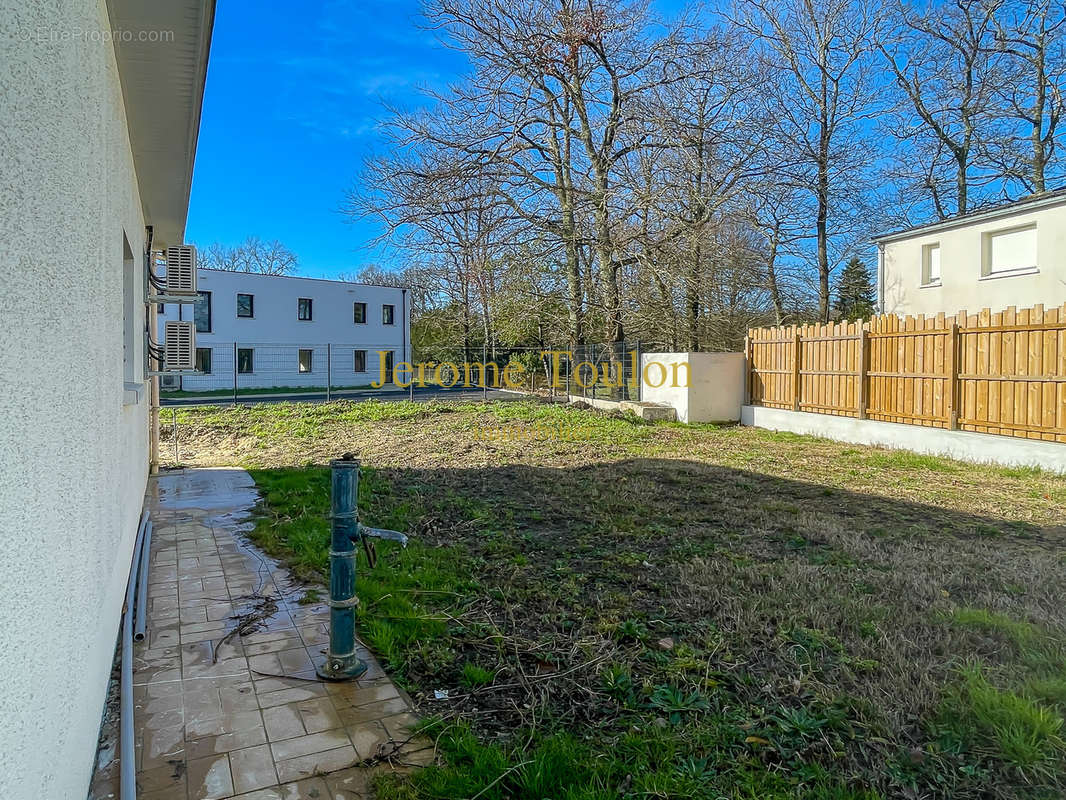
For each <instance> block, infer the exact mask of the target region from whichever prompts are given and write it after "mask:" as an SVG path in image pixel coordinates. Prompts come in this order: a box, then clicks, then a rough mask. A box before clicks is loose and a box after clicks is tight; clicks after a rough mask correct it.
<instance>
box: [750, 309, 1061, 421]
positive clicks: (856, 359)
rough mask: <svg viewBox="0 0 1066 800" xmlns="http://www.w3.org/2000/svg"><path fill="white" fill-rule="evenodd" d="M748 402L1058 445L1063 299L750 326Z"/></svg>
mask: <svg viewBox="0 0 1066 800" xmlns="http://www.w3.org/2000/svg"><path fill="white" fill-rule="evenodd" d="M746 347H747V363H748V381H747V395H748V402H749V403H750V404H752V405H761V406H769V407H772V408H787V409H792V410H794V411H810V412H814V413H819V414H835V415H839V416H849V417H858V418H860V419H867V418H868V419H875V420H884V421H887V422H902V423H908V424H912V425H927V426H932V427H937V428H953V429H961V430H967V431H977V432H980V433H997V434H1003V435H1007V436H1019V437H1023V438H1028V439H1045V440H1048V441H1058V442H1066V305H1063V306H1062V307H1061V308H1053V309H1050V310H1047V311H1045V310H1044V307H1043V306H1042V305H1037V306H1033V307H1032V308H1026V309H1022V310H1020V311H1019V310H1016V309H1015V308H1014V307H1013V306H1011V307H1009V308H1007V309H1006V310H1004V311H1000V312H996V313H995V314H993V313H992V312H991V311H990V310H989V309H987V308H986V309H984V310H982V311H981V312H980V313H978V314H968V313H967V312H965V311H960V312H959V313H958V314H956V315H955V316H951V317H947V316H945V315H944V314H937V315H936V316H935V317H926V316H924V315H919V316H917V317H905V318H900V317H897V316H882V317H874V318H873V319H871V320H869V321H867V322H839V323H830V324H827V325H798V326H797V325H792V326H786V327H781V328H758V329H753V330H750V331H749V332H748V338H747V344H746Z"/></svg>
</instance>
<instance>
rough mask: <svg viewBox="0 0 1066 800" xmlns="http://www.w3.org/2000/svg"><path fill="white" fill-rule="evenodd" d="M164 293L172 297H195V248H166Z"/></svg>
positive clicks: (183, 246) (189, 246) (184, 245)
mask: <svg viewBox="0 0 1066 800" xmlns="http://www.w3.org/2000/svg"><path fill="white" fill-rule="evenodd" d="M164 293H165V294H167V295H170V296H172V297H181V296H185V297H195V296H196V248H195V247H193V246H192V245H189V244H183V245H175V246H173V247H168V248H167V275H166V288H165V289H164Z"/></svg>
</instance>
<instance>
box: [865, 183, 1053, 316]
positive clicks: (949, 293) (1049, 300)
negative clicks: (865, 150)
mask: <svg viewBox="0 0 1066 800" xmlns="http://www.w3.org/2000/svg"><path fill="white" fill-rule="evenodd" d="M874 242H875V243H876V244H877V248H878V270H877V274H878V304H879V307H880V309H881V310H882V313H885V314H899V315H907V314H911V315H917V314H925V315H926V316H929V315H931V314H937V313H939V312H944V313H945V314H954V313H956V312H958V311H960V310H966V311H970V312H973V313H975V312H977V311H980V310H981V309H982V308H990V309H992V310H993V311H998V310H1001V309H1003V308H1006V307H1007V306H1017V307H1018V308H1028V307H1030V306H1033V305H1036V304H1038V303H1043V304H1044V306H1045V307H1054V306H1060V305H1062V304H1063V302H1066V189H1059V190H1057V191H1054V192H1044V193H1043V194H1039V195H1033V196H1031V197H1028V198H1025V199H1024V200H1018V201H1017V202H1013V203H1007V204H1004V205H1001V206H996V207H994V208H990V209H986V210H983V211H978V212H975V213H973V214H966V215H964V216H961V217H956V218H954V219H947V220H943V221H941V222H934V223H930V224H928V225H921V226H918V227H916V228H910V229H908V230H904V231H898V232H896V233H887V234H884V235H882V236H878V237H876V238H875V239H874Z"/></svg>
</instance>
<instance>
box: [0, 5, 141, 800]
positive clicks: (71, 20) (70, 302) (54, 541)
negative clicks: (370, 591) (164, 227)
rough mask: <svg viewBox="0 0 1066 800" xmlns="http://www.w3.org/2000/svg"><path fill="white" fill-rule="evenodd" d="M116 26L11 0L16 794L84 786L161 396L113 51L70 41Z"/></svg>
mask: <svg viewBox="0 0 1066 800" xmlns="http://www.w3.org/2000/svg"><path fill="white" fill-rule="evenodd" d="M108 30H110V25H109V22H108V18H107V14H106V11H105V9H104V5H103V3H102V2H98V0H64V2H62V3H37V2H34V3H27V2H24V0H0V62H2V63H3V65H4V69H3V71H2V73H0V119H2V120H3V125H2V126H0V163H2V165H3V168H2V175H3V178H2V180H0V281H2V284H0V285H2V286H3V291H4V304H3V311H2V317H3V320H4V326H3V327H4V332H3V336H0V369H2V373H0V374H3V375H4V390H3V391H2V392H0V539H2V548H3V553H4V557H3V559H0V585H2V586H3V593H4V599H3V602H2V603H0V719H2V720H3V723H2V724H0V797H2V798H4V800H45V799H47V800H61V799H62V800H71V799H73V800H78V799H79V798H84V797H85V795H86V791H87V789H88V784H89V779H90V775H91V770H92V765H93V758H94V755H95V751H96V741H97V734H98V731H99V726H100V719H101V712H102V710H103V705H104V696H105V692H106V688H107V683H108V678H109V674H110V671H111V663H112V658H113V656H114V651H115V643H116V636H117V632H118V627H119V619H120V615H121V610H122V601H123V594H124V591H125V585H126V578H127V575H128V572H129V567H130V557H131V553H132V550H133V541H134V538H135V534H136V527H137V521H138V517H139V514H140V509H141V503H142V499H143V494H144V489H145V482H146V477H147V470H148V435H147V424H148V405H147V393H146V392H145V391H141V392H139V393H138V392H137V391H133V390H130V391H127V387H126V386H124V374H123V233H125V236H126V237H127V238H128V240H129V245H130V248H131V250H132V252H133V254H134V257H135V259H136V262H135V263H136V267H137V269H136V270H135V272H134V275H136V285H135V287H134V292H135V293H136V296H137V297H141V296H142V295H141V292H142V291H143V287H142V269H141V263H142V262H141V260H140V259H141V255H140V254H141V253H142V251H143V248H144V220H143V218H142V213H141V202H140V199H139V197H138V189H137V183H136V177H135V172H134V167H133V161H132V156H131V151H130V145H129V140H128V136H127V127H126V120H125V112H124V107H123V95H122V90H121V87H120V83H119V77H118V73H117V68H116V64H115V57H114V49H113V46H112V44H111V43H110V42H109V41H108V40H107V39H106V38H104V39H102V40H100V39H99V38H98V39H96V40H89V39H84V40H78V39H74V40H71V39H70V38H66V39H62V38H59V37H60V35H67V36H69V35H70V34H71V32H74V31H85V32H91V31H96V32H99V31H108ZM51 35H55V36H56V37H57V38H56V39H55V40H50V39H48V38H47V37H49V36H51ZM39 36H41V37H44V38H42V39H39V38H38V37H39ZM134 309H135V312H134V317H135V319H134V322H135V325H136V328H135V329H136V330H137V331H138V332H141V331H143V329H144V307H143V304H141V303H137V304H135V305H134ZM142 338H143V337H142V336H137V337H135V338H134V342H135V354H134V358H135V363H136V364H137V365H140V364H141V363H142V358H143V350H142V349H141V348H142V345H141V340H142ZM141 387H142V388H143V383H142V384H141Z"/></svg>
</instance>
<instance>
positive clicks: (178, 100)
mask: <svg viewBox="0 0 1066 800" xmlns="http://www.w3.org/2000/svg"><path fill="white" fill-rule="evenodd" d="M107 10H108V15H109V17H110V22H111V28H112V30H116V31H121V32H122V33H123V34H124V35H123V36H116V37H115V39H114V46H115V59H116V61H117V62H118V71H119V77H120V79H121V81H122V95H123V100H124V103H125V107H126V124H127V126H128V128H129V135H130V147H131V149H132V151H133V164H134V168H135V169H136V172H137V184H138V188H139V190H140V195H141V205H142V207H143V211H144V217H145V223H146V224H148V225H151V226H152V230H153V237H154V240H155V242H156V243H157V244H158V245H160V246H164V245H171V244H181V243H182V242H183V241H184V237H185V222H186V218H187V216H188V210H189V191H190V189H191V188H192V168H193V161H194V159H195V157H196V139H197V136H198V135H199V132H200V108H201V105H202V103H203V96H204V83H205V80H206V78H207V57H208V52H209V51H210V48H211V28H212V26H213V24H214V18H215V0H166V2H147V3H146V2H144V0H107Z"/></svg>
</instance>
